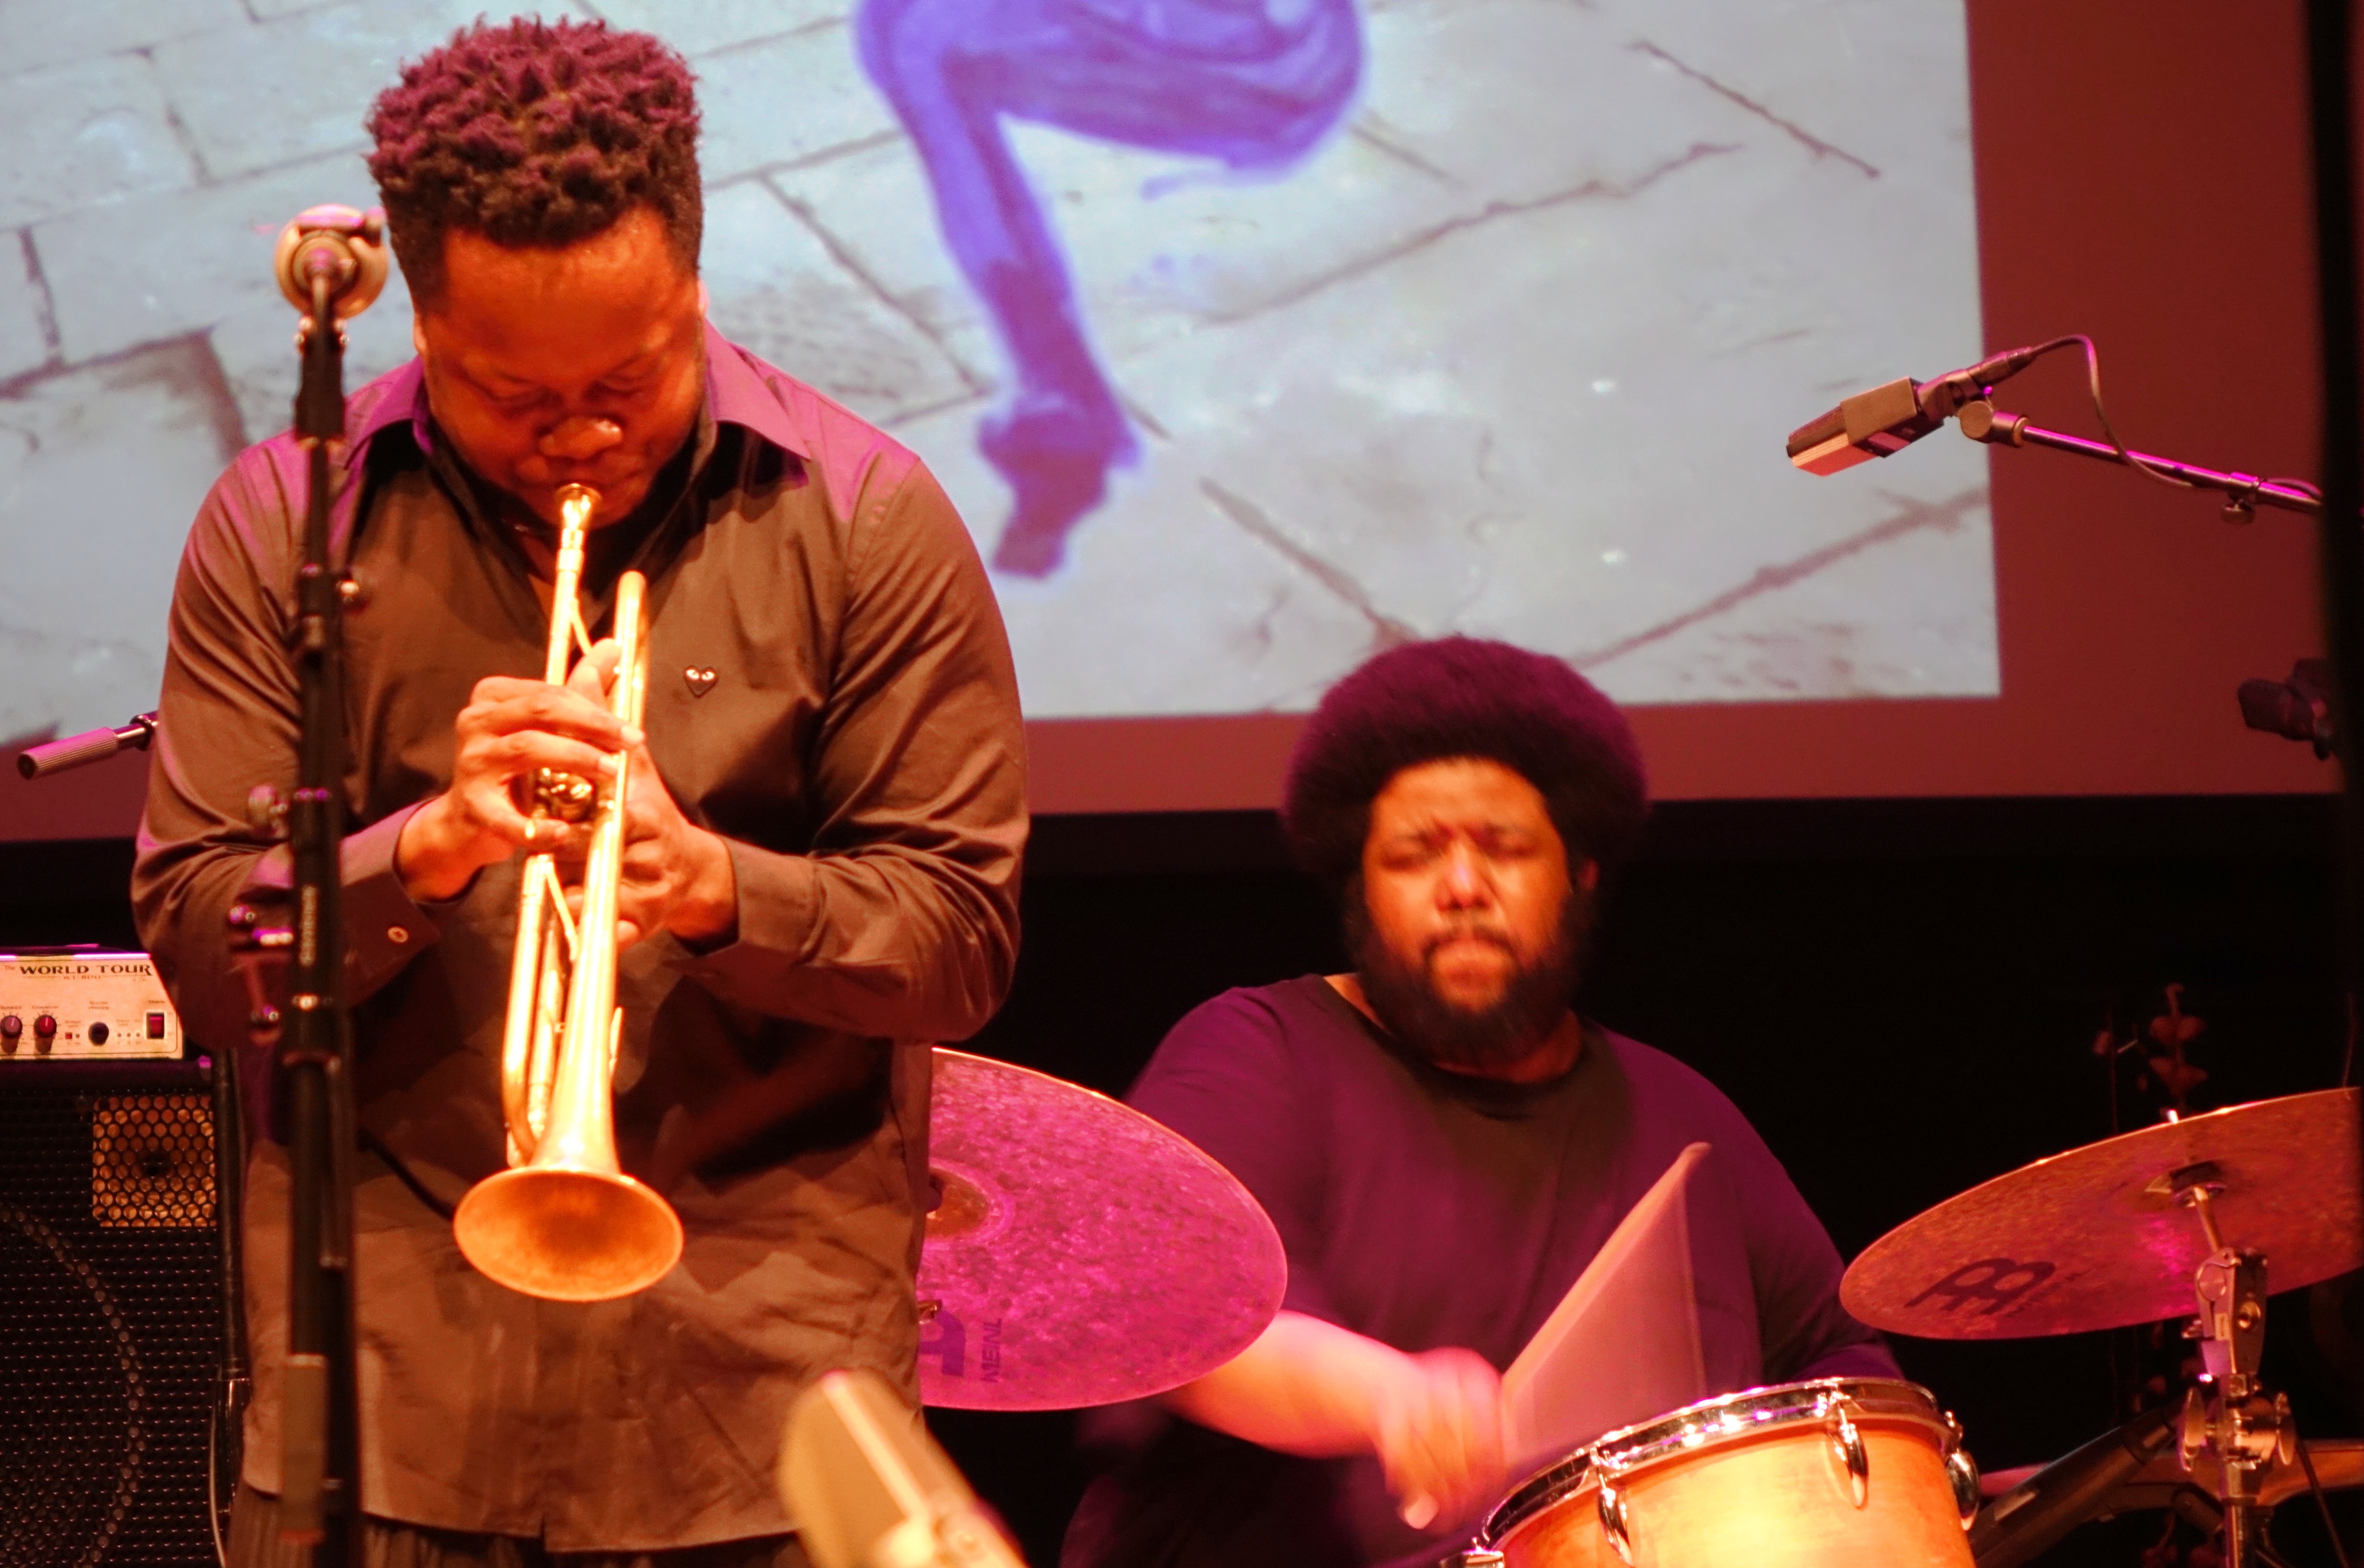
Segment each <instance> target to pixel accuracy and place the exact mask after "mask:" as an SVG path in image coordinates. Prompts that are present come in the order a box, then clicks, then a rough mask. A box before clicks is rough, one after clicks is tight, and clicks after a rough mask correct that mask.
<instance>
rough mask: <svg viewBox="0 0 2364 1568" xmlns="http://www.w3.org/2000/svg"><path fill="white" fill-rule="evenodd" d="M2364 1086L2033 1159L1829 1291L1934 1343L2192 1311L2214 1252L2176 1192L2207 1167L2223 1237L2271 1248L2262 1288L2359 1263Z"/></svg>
mask: <svg viewBox="0 0 2364 1568" xmlns="http://www.w3.org/2000/svg"><path fill="white" fill-rule="evenodd" d="M2358 1093H2359V1091H2358V1090H2355V1089H2325V1090H2322V1091H2320V1092H2318V1093H2315V1094H2310V1095H2288V1096H2286V1097H2284V1098H2282V1099H2278V1100H2258V1101H2257V1102H2255V1103H2253V1104H2250V1105H2246V1106H2233V1107H2232V1108H2230V1109H2228V1110H2221V1111H2211V1112H2209V1113H2208V1114H2207V1115H2205V1116H2195V1117H2186V1118H2183V1119H2182V1120H2180V1121H2171V1122H2162V1123H2160V1124H2159V1125H2158V1126H2156V1127H2147V1128H2143V1129H2140V1130H2139V1131H2135V1132H2128V1133H2123V1134H2121V1135H2119V1136H2118V1137H2116V1138H2112V1139H2108V1140H2104V1141H2102V1142H2100V1143H2089V1144H2087V1145H2086V1146H2085V1147H2084V1148H2082V1149H2073V1150H2070V1151H2069V1152H2068V1153H2066V1154H2056V1155H2054V1156H2053V1157H2052V1158H2050V1159H2048V1160H2038V1161H2037V1162H2035V1163H2034V1164H2032V1165H2026V1166H2023V1167H2021V1168H2020V1169H2019V1170H2016V1171H2013V1172H2012V1173H2010V1174H2009V1175H2007V1176H1998V1177H1996V1178H1995V1179H1994V1180H1993V1181H1990V1182H1988V1183H1986V1184H1984V1185H1981V1186H1977V1187H1973V1188H1971V1189H1970V1190H1969V1191H1968V1192H1966V1193H1963V1194H1962V1195H1959V1196H1958V1197H1952V1198H1948V1199H1946V1201H1945V1202H1944V1203H1941V1204H1939V1205H1938V1206H1937V1207H1935V1208H1932V1209H1929V1210H1928V1211H1926V1212H1925V1213H1923V1214H1920V1215H1918V1216H1916V1217H1914V1218H1912V1219H1909V1220H1907V1221H1905V1222H1904V1223H1903V1224H1902V1225H1900V1226H1898V1227H1897V1228H1896V1229H1893V1230H1891V1231H1890V1232H1889V1233H1888V1234H1887V1235H1885V1236H1883V1237H1881V1238H1880V1239H1879V1240H1877V1241H1875V1242H1873V1243H1872V1244H1871V1246H1870V1247H1869V1248H1868V1249H1866V1251H1864V1253H1863V1255H1862V1256H1861V1257H1859V1258H1857V1260H1856V1261H1855V1263H1854V1266H1852V1267H1851V1268H1849V1269H1848V1270H1847V1272H1846V1277H1845V1280H1844V1281H1843V1282H1842V1283H1841V1284H1840V1286H1839V1299H1840V1300H1841V1301H1843V1302H1845V1305H1846V1308H1847V1310H1848V1311H1850V1312H1852V1313H1854V1314H1855V1315H1856V1317H1857V1318H1860V1319H1862V1320H1863V1321H1864V1322H1866V1323H1868V1324H1870V1325H1871V1326H1872V1327H1873V1328H1876V1329H1889V1330H1891V1331H1893V1332H1895V1333H1899V1334H1914V1335H1918V1336H1920V1337H1921V1338H1923V1339H1929V1340H2008V1339H2021V1338H2025V1337H2029V1336H2033V1335H2038V1334H2073V1333H2080V1332H2082V1331H2084V1330H2087V1329H2116V1328H2122V1327H2124V1326H2125V1325H2127V1324H2129V1323H2150V1322H2156V1321H2158V1319H2160V1318H2177V1317H2186V1316H2189V1315H2191V1313H2192V1312H2193V1311H2194V1309H2195V1308H2194V1306H2193V1300H2192V1271H2193V1270H2194V1269H2196V1268H2197V1267H2199V1265H2200V1262H2201V1261H2202V1259H2204V1258H2205V1257H2207V1256H2208V1254H2209V1251H2210V1249H2209V1246H2208V1241H2207V1239H2206V1235H2205V1232H2204V1231H2203V1230H2202V1227H2201V1223H2200V1220H2199V1218H2198V1217H2197V1216H2196V1215H2194V1214H2193V1213H2192V1211H2191V1209H2189V1208H2187V1207H2182V1206H2181V1205H2180V1204H2179V1203H2178V1202H2177V1201H2176V1196H2175V1191H2176V1188H2177V1187H2178V1186H2180V1185H2184V1184H2188V1183H2190V1182H2191V1181H2193V1180H2196V1179H2199V1178H2200V1177H2201V1176H2202V1175H2205V1176H2206V1178H2207V1179H2208V1180H2209V1182H2210V1183H2211V1184H2212V1186H2214V1185H2218V1184H2221V1188H2222V1190H2221V1191H2220V1192H2218V1193H2217V1195H2215V1196H2214V1197H2213V1199H2212V1201H2211V1204H2210V1207H2211V1208H2212V1209H2213V1213H2214V1217H2215V1220H2216V1224H2217V1228H2218V1230H2219V1233H2220V1234H2221V1235H2222V1236H2223V1237H2224V1239H2225V1245H2226V1246H2228V1247H2236V1248H2240V1249H2242V1250H2245V1251H2258V1252H2263V1253H2264V1254H2265V1255H2266V1281H2267V1285H2268V1288H2269V1289H2271V1290H2275V1291H2284V1290H2295V1289H2297V1288H2298V1287H2300V1286H2301V1285H2306V1284H2314V1282H2315V1281H2317V1280H2322V1279H2329V1278H2330V1277H2331V1276H2332V1275H2334V1274H2342V1273H2347V1272H2348V1271H2349V1270H2350V1269H2354V1268H2358V1267H2364V1191H2359V1189H2364V1147H2359V1143H2358V1130H2359V1123H2358ZM2202 1165H2209V1166H2213V1167H2214V1171H2213V1173H2195V1172H2194V1170H2193V1168H2194V1167H2197V1166H2202Z"/></svg>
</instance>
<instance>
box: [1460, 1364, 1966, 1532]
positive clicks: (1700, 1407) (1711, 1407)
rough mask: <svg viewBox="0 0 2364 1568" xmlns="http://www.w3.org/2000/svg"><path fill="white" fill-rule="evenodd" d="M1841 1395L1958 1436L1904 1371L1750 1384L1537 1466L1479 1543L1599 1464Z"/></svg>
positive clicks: (1675, 1448) (1788, 1416)
mask: <svg viewBox="0 0 2364 1568" xmlns="http://www.w3.org/2000/svg"><path fill="white" fill-rule="evenodd" d="M1834 1396H1837V1397H1844V1398H1845V1399H1846V1400H1847V1401H1848V1402H1849V1403H1850V1404H1852V1405H1853V1406H1854V1407H1855V1410H1856V1413H1857V1414H1858V1415H1861V1416H1864V1417H1868V1418H1875V1419H1884V1420H1891V1421H1892V1420H1897V1419H1904V1420H1909V1421H1916V1422H1918V1423H1920V1424H1921V1425H1924V1426H1925V1427H1927V1428H1929V1429H1930V1430H1932V1431H1933V1432H1935V1433H1936V1434H1937V1436H1938V1437H1939V1438H1940V1439H1941V1440H1943V1441H1945V1442H1946V1443H1947V1444H1950V1443H1951V1442H1952V1440H1953V1431H1954V1429H1953V1425H1952V1422H1951V1420H1950V1419H1949V1418H1947V1417H1946V1413H1945V1408H1944V1407H1942V1406H1940V1405H1939V1404H1938V1403H1937V1396H1935V1395H1934V1394H1932V1393H1930V1392H1929V1391H1928V1390H1927V1389H1925V1388H1924V1387H1922V1386H1921V1385H1919V1384H1917V1383H1908V1382H1906V1381H1905V1380H1903V1379H1902V1378H1899V1377H1814V1378H1807V1379H1805V1380H1804V1381H1802V1382H1798V1383H1773V1384H1767V1385H1765V1386H1763V1387H1761V1388H1744V1389H1741V1390H1740V1391H1738V1392H1737V1393H1734V1394H1722V1395H1718V1396H1715V1397H1713V1398H1712V1399H1701V1400H1699V1401H1697V1402H1696V1403H1694V1404H1689V1405H1685V1406H1683V1407H1681V1408H1679V1409H1676V1410H1670V1411H1668V1412H1667V1414H1665V1415H1663V1416H1654V1417H1652V1418H1650V1419H1649V1420H1646V1421H1641V1422H1637V1423H1635V1424H1634V1425H1633V1426H1630V1427H1621V1428H1619V1429H1616V1430H1615V1431H1612V1432H1606V1433H1603V1434H1602V1435H1601V1436H1600V1437H1598V1438H1595V1439H1594V1440H1592V1441H1591V1442H1589V1443H1587V1444H1585V1445H1584V1446H1583V1447H1582V1448H1580V1449H1578V1450H1577V1451H1575V1452H1574V1453H1571V1454H1569V1455H1567V1457H1566V1458H1564V1459H1561V1460H1559V1461H1557V1462H1555V1463H1553V1464H1551V1465H1548V1466H1546V1467H1545V1468H1544V1469H1543V1470H1540V1471H1537V1472H1536V1473H1533V1475H1530V1476H1529V1477H1528V1478H1527V1479H1526V1480H1524V1481H1522V1482H1521V1483H1520V1484H1519V1485H1518V1486H1517V1488H1516V1489H1514V1490H1513V1491H1512V1492H1511V1495H1510V1496H1507V1497H1505V1498H1503V1499H1502V1501H1501V1502H1500V1504H1498V1505H1496V1507H1495V1508H1494V1510H1493V1512H1491V1513H1489V1514H1488V1515H1487V1516H1486V1522H1485V1523H1484V1524H1483V1525H1482V1526H1480V1527H1479V1528H1478V1538H1477V1540H1478V1545H1479V1546H1481V1547H1489V1548H1490V1547H1495V1546H1499V1545H1500V1543H1501V1542H1502V1541H1503V1540H1506V1539H1508V1538H1509V1537H1510V1536H1511V1533H1512V1532H1513V1531H1515V1530H1517V1529H1519V1528H1520V1527H1521V1526H1522V1525H1524V1524H1526V1523H1527V1522H1528V1521H1529V1520H1530V1519H1532V1518H1534V1517H1535V1515H1536V1514H1537V1513H1538V1512H1540V1511H1541V1510H1542V1509H1543V1508H1544V1507H1548V1506H1550V1505H1552V1504H1556V1503H1558V1502H1560V1501H1562V1500H1563V1499H1565V1498H1567V1497H1570V1496H1574V1495H1576V1494H1577V1493H1579V1492H1581V1491H1583V1490H1584V1488H1585V1486H1586V1485H1587V1484H1588V1483H1589V1482H1590V1480H1591V1479H1592V1475H1593V1473H1594V1471H1596V1470H1600V1471H1603V1472H1605V1473H1608V1474H1610V1475H1612V1476H1622V1475H1629V1474H1631V1473H1634V1471H1637V1470H1640V1469H1642V1468H1643V1467H1645V1466H1646V1465H1649V1464H1653V1463H1656V1462H1657V1461H1659V1460H1662V1459H1665V1458H1667V1457H1668V1456H1669V1455H1672V1454H1678V1453H1698V1452H1701V1451H1704V1450H1707V1449H1711V1448H1719V1447H1722V1446H1723V1445H1724V1444H1726V1443H1730V1442H1735V1441H1738V1440H1741V1439H1743V1438H1748V1437H1754V1436H1756V1435H1757V1434H1758V1433H1761V1432H1765V1431H1768V1430H1770V1429H1773V1428H1774V1427H1775V1426H1780V1425H1788V1424H1789V1423H1790V1422H1794V1421H1812V1420H1820V1419H1821V1418H1823V1417H1824V1416H1825V1415H1827V1414H1829V1412H1830V1408H1831V1406H1832V1405H1833V1404H1834V1403H1835V1398H1834ZM1711 1418H1712V1424H1711Z"/></svg>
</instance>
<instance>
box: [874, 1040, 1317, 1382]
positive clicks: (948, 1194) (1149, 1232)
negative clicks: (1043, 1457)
mask: <svg viewBox="0 0 2364 1568" xmlns="http://www.w3.org/2000/svg"><path fill="white" fill-rule="evenodd" d="M928 1164H929V1170H930V1173H931V1175H932V1176H933V1177H934V1178H935V1181H936V1184H937V1185H938V1186H939V1187H940V1188H941V1189H942V1202H941V1203H940V1204H939V1205H938V1207H937V1208H936V1211H935V1212H934V1213H933V1214H931V1215H930V1216H929V1217H928V1236H927V1242H926V1246H925V1248H924V1250H923V1251H922V1252H921V1254H920V1312H921V1313H922V1315H923V1316H924V1317H925V1320H924V1321H923V1322H922V1323H921V1324H920V1398H921V1399H922V1401H923V1402H925V1403H927V1404H930V1405H934V1406H939V1407H947V1408H951V1409H961V1410H1064V1409H1072V1408H1076V1407H1080V1406H1086V1405H1106V1404H1112V1403H1114V1402H1115V1401H1117V1400H1120V1399H1135V1398H1139V1397H1141V1396H1144V1395H1149V1394H1158V1393H1163V1392H1164V1391H1165V1390H1166V1389H1169V1388H1174V1387H1178V1386H1179V1385H1182V1384H1185V1383H1188V1382H1189V1381H1190V1380H1191V1379H1193V1378H1195V1377H1199V1376H1201V1375H1203V1374H1204V1373H1210V1372H1212V1371H1213V1370H1214V1369H1215V1368H1217V1367H1219V1366H1221V1365H1222V1364H1223V1362H1227V1361H1229V1360H1231V1359H1232V1357H1233V1356H1235V1355H1237V1354H1238V1353H1239V1352H1240V1351H1243V1350H1245V1349H1246V1348H1247V1347H1248V1345H1249V1344H1250V1343H1251V1342H1252V1341H1254V1339H1255V1337H1256V1336H1257V1335H1258V1334H1260V1333H1262V1332H1264V1329H1265V1326H1266V1324H1268V1323H1270V1322H1271V1321H1272V1319H1273V1316H1274V1315H1275V1314H1276V1313H1277V1312H1278V1311H1279V1310H1280V1297H1281V1292H1282V1290H1283V1289H1284V1288H1285V1287H1286V1285H1287V1284H1288V1260H1287V1258H1286V1257H1285V1256H1284V1255H1283V1253H1282V1251H1281V1247H1280V1237H1279V1234H1278V1233H1277V1232H1276V1231H1275V1230H1274V1229H1273V1228H1272V1221H1271V1220H1270V1219H1269V1218H1266V1216H1265V1212H1264V1209H1263V1207H1261V1206H1259V1205H1258V1204H1257V1202H1256V1201H1255V1199H1254V1197H1252V1196H1250V1195H1249V1194H1248V1190H1247V1189H1246V1188H1245V1187H1243V1186H1242V1185H1241V1184H1239V1182H1238V1180H1237V1179H1236V1178H1235V1177H1233V1176H1232V1173H1230V1172H1228V1171H1226V1170H1224V1169H1223V1168H1222V1167H1221V1165H1218V1164H1217V1163H1215V1162H1214V1161H1212V1160H1210V1159H1209V1158H1208V1157H1207V1156H1206V1155H1205V1154H1202V1153H1200V1152H1199V1150H1198V1148H1197V1147H1196V1146H1195V1145H1193V1144H1192V1143H1190V1142H1189V1141H1188V1140H1186V1139H1184V1138H1183V1137H1182V1136H1181V1135H1180V1134H1179V1133H1176V1132H1172V1131H1169V1130H1167V1129H1165V1128H1164V1127H1161V1126H1159V1125H1158V1124H1157V1123H1156V1122H1154V1121H1152V1120H1150V1119H1149V1118H1147V1117H1145V1116H1143V1115H1142V1114H1141V1113H1140V1112H1138V1111H1136V1110H1133V1109H1132V1108H1131V1107H1130V1106H1123V1105H1120V1104H1119V1103H1118V1102H1116V1101H1114V1100H1111V1099H1110V1098H1108V1097H1107V1096H1106V1095H1096V1094H1094V1093H1093V1092H1092V1091H1090V1090H1089V1089H1086V1088H1082V1087H1079V1086H1078V1085H1076V1084H1069V1083H1066V1082H1065V1081H1063V1080H1061V1079H1057V1078H1053V1077H1049V1076H1046V1075H1045V1074H1043V1073H1034V1072H1030V1071H1028V1070H1027V1069H1026V1068H1023V1067H1015V1066H1012V1065H1010V1064H1009V1063H1008V1062H993V1061H988V1060H987V1059H986V1058H984V1057H981V1056H971V1055H968V1054H967V1053H965V1052H964V1051H945V1050H942V1049H939V1050H938V1051H936V1053H935V1093H934V1098H933V1101H932V1104H931V1112H930V1128H929V1139H928Z"/></svg>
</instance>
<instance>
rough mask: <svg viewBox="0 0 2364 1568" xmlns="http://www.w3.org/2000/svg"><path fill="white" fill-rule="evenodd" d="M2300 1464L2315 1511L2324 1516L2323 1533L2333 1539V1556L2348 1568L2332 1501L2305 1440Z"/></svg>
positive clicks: (2299, 1456) (2301, 1442)
mask: <svg viewBox="0 0 2364 1568" xmlns="http://www.w3.org/2000/svg"><path fill="white" fill-rule="evenodd" d="M2298 1462H2299V1463H2300V1464H2302V1465H2303V1466H2304V1467H2305V1469H2306V1489H2307V1490H2308V1491H2310V1492H2312V1493H2314V1507H2315V1510H2316V1511H2317V1512H2318V1513H2320V1514H2322V1515H2323V1533H2324V1534H2325V1535H2327V1536H2329V1537H2330V1538H2331V1554H2332V1555H2333V1556H2334V1557H2336V1558H2338V1559H2339V1568H2348V1563H2347V1548H2346V1547H2345V1546H2342V1545H2341V1544H2340V1543H2339V1527H2338V1526H2337V1525H2336V1524H2334V1523H2332V1522H2331V1499H2330V1498H2329V1497H2326V1496H2324V1494H2323V1477H2321V1476H2320V1475H2317V1474H2316V1473H2314V1454H2313V1453H2311V1452H2309V1451H2308V1450H2307V1445H2306V1442H2305V1440H2304V1439H2301V1440H2300V1441H2299V1445H2298Z"/></svg>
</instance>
